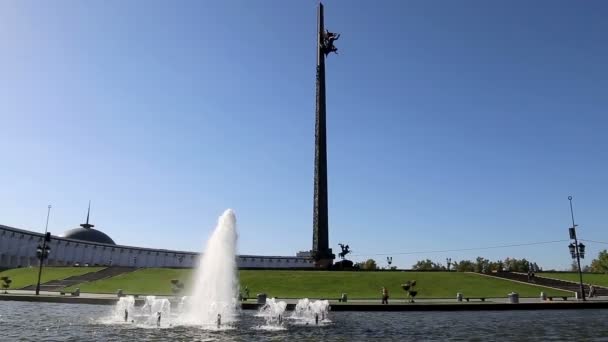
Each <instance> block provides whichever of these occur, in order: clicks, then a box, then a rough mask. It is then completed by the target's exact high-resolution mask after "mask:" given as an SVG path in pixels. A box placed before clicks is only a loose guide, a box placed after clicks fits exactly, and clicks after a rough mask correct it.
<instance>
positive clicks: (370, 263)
mask: <svg viewBox="0 0 608 342" xmlns="http://www.w3.org/2000/svg"><path fill="white" fill-rule="evenodd" d="M355 266H359V268H360V269H362V270H367V271H371V270H377V269H378V264H376V260H374V259H367V260H365V261H364V262H358V263H357V264H356V265H355Z"/></svg>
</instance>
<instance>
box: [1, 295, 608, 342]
mask: <svg viewBox="0 0 608 342" xmlns="http://www.w3.org/2000/svg"><path fill="white" fill-rule="evenodd" d="M112 312H113V307H111V306H101V305H85V304H55V303H28V302H10V301H0V340H1V341H133V340H149V341H284V340H291V341H301V340H305V341H364V340H374V341H410V340H411V341H608V325H607V324H606V321H607V319H608V310H566V311H554V310H548V311H500V312H498V311H497V312H493V311H486V312H332V313H330V317H329V320H331V322H327V323H324V324H322V325H320V326H315V325H314V323H313V324H308V325H305V323H302V322H298V321H294V320H290V319H285V320H284V321H283V325H282V326H280V327H265V326H264V325H265V321H264V319H263V318H261V317H256V316H255V314H256V312H253V311H243V312H241V313H240V315H239V320H238V322H237V323H235V324H234V325H233V326H231V327H227V328H222V329H220V330H204V329H201V328H200V327H193V326H171V327H168V326H166V327H162V328H157V327H156V326H155V325H154V324H148V323H126V324H125V323H123V322H120V321H119V320H118V319H116V317H114V316H113V314H112ZM288 315H289V313H287V316H288Z"/></svg>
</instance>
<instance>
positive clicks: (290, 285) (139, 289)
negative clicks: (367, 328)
mask: <svg viewBox="0 0 608 342" xmlns="http://www.w3.org/2000/svg"><path fill="white" fill-rule="evenodd" d="M192 275H193V271H192V270H183V269H180V270H178V269H159V268H156V269H142V270H138V271H136V272H132V273H127V274H122V275H119V276H116V277H113V278H110V279H102V280H99V281H95V282H90V283H86V284H80V285H76V286H74V287H73V288H75V287H80V290H81V291H83V292H96V293H115V292H116V290H117V289H122V290H123V291H124V292H125V293H130V294H157V295H163V294H164V295H168V294H171V283H170V281H171V279H180V280H181V281H183V282H185V283H186V284H187V285H188V284H189V283H190V279H191V278H192ZM239 275H240V283H241V287H242V288H244V287H245V286H247V287H248V288H249V292H250V296H255V294H257V293H261V292H264V293H267V294H268V296H270V297H280V298H303V297H309V298H338V297H339V296H340V294H341V293H343V292H344V293H348V296H349V298H379V296H380V288H381V287H382V286H386V287H387V288H388V290H389V293H390V295H391V298H393V299H396V298H404V297H405V292H404V291H403V290H402V289H401V288H400V284H402V283H404V282H406V281H407V280H416V282H417V290H418V298H455V297H456V293H457V292H461V293H463V294H464V296H465V297H466V296H471V297H506V296H507V294H508V293H510V292H512V291H515V292H517V293H519V294H520V296H522V297H538V295H539V294H540V292H541V291H544V292H545V293H547V294H548V295H552V296H557V295H571V293H569V292H563V291H557V290H553V289H547V288H539V287H537V286H531V285H525V284H521V283H516V282H511V281H508V280H504V279H497V278H491V277H487V276H482V275H477V274H472V273H457V272H449V273H448V272H325V271H287V270H276V271H270V270H260V271H254V270H241V271H240V272H239ZM73 288H69V289H68V290H70V289H73ZM187 291H188V287H186V292H187Z"/></svg>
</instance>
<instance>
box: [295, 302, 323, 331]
mask: <svg viewBox="0 0 608 342" xmlns="http://www.w3.org/2000/svg"><path fill="white" fill-rule="evenodd" d="M329 309H330V307H329V301H327V300H316V301H314V302H313V301H310V300H309V299H308V298H304V299H300V300H298V303H297V304H296V307H295V309H294V311H293V313H292V314H291V317H290V318H291V319H295V320H298V321H300V322H302V323H304V324H306V325H308V324H322V323H327V322H331V321H330V320H329V319H328V316H329Z"/></svg>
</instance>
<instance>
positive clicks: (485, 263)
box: [475, 257, 490, 273]
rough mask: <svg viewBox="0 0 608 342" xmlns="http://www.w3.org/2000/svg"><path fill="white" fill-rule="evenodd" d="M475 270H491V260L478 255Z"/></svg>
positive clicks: (484, 271) (479, 271) (482, 271)
mask: <svg viewBox="0 0 608 342" xmlns="http://www.w3.org/2000/svg"><path fill="white" fill-rule="evenodd" d="M475 272H478V273H488V272H490V260H488V259H486V258H483V257H477V259H475Z"/></svg>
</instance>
